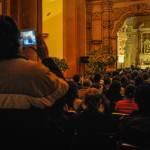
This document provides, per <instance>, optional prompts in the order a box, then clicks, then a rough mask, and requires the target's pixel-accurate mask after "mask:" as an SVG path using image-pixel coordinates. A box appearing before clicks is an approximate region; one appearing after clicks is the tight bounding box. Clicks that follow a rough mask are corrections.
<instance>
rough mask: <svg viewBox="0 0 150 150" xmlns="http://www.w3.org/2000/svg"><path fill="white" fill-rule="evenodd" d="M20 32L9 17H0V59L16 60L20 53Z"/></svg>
mask: <svg viewBox="0 0 150 150" xmlns="http://www.w3.org/2000/svg"><path fill="white" fill-rule="evenodd" d="M19 38H20V32H19V29H18V27H17V25H16V23H15V22H14V20H13V19H12V18H11V17H9V16H3V15H1V16H0V59H10V58H14V57H16V56H17V55H18V53H19V47H20V42H19Z"/></svg>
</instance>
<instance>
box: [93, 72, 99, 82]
mask: <svg viewBox="0 0 150 150" xmlns="http://www.w3.org/2000/svg"><path fill="white" fill-rule="evenodd" d="M100 79H101V75H100V74H95V75H94V79H93V80H94V82H99V81H100Z"/></svg>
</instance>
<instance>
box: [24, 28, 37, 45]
mask: <svg viewBox="0 0 150 150" xmlns="http://www.w3.org/2000/svg"><path fill="white" fill-rule="evenodd" d="M21 44H22V45H23V46H36V44H37V41H36V34H35V31H34V30H24V31H21Z"/></svg>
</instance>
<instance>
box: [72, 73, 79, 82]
mask: <svg viewBox="0 0 150 150" xmlns="http://www.w3.org/2000/svg"><path fill="white" fill-rule="evenodd" d="M73 80H74V81H75V82H77V83H78V82H79V81H80V75H79V74H75V75H74V76H73Z"/></svg>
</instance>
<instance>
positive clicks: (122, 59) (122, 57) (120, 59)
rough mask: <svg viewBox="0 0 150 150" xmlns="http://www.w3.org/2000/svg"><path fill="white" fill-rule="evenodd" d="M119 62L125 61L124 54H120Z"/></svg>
mask: <svg viewBox="0 0 150 150" xmlns="http://www.w3.org/2000/svg"><path fill="white" fill-rule="evenodd" d="M118 62H119V63H124V55H118Z"/></svg>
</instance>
